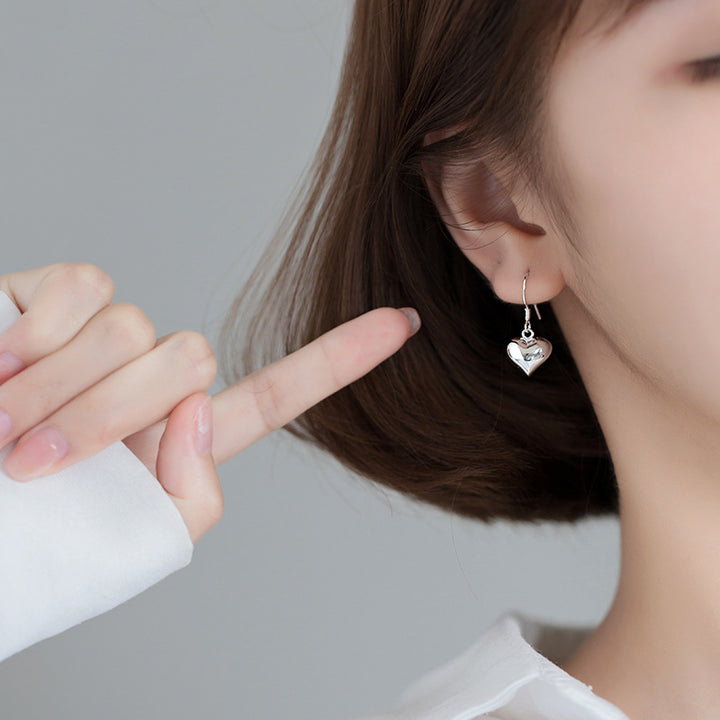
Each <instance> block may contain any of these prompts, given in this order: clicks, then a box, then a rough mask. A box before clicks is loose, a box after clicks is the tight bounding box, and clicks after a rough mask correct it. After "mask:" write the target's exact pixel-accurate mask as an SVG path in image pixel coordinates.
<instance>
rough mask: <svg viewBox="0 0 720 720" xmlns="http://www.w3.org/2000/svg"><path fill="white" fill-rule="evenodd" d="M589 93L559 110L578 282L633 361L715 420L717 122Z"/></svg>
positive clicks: (719, 251)
mask: <svg viewBox="0 0 720 720" xmlns="http://www.w3.org/2000/svg"><path fill="white" fill-rule="evenodd" d="M576 97H577V96H576ZM596 98H597V95H596V96H595V98H591V97H588V98H587V102H586V103H577V102H576V104H575V106H574V112H573V113H567V114H565V115H562V114H561V115H558V117H560V118H562V119H563V120H564V122H563V123H560V124H559V125H558V126H557V127H558V130H559V133H558V138H560V139H561V140H562V143H561V146H560V153H561V158H562V162H563V165H564V167H565V171H566V173H567V176H568V178H569V180H570V181H571V183H572V187H573V190H574V195H575V200H574V203H575V204H574V211H575V214H576V217H577V220H578V224H579V227H580V229H581V232H582V236H581V237H579V238H576V239H574V240H575V241H576V244H577V246H578V248H579V249H580V253H581V255H582V258H583V259H582V260H581V261H580V262H578V261H577V260H576V259H573V260H572V261H571V260H570V259H568V262H572V264H573V268H572V269H573V274H572V276H573V277H575V282H576V283H577V287H574V288H573V291H574V292H575V293H576V294H577V295H578V297H579V298H580V300H581V302H583V303H584V304H586V306H587V309H588V311H589V312H590V313H591V314H592V315H593V316H594V317H595V319H596V320H597V322H598V323H599V324H600V325H601V326H602V327H603V328H604V329H605V330H606V331H607V332H608V333H609V334H610V335H611V336H612V337H613V338H614V340H615V341H616V343H617V345H618V347H620V348H622V352H624V353H626V354H627V356H628V357H627V359H629V360H630V361H631V363H632V364H633V365H635V366H636V367H640V368H643V369H644V370H646V371H647V372H648V375H649V376H650V377H655V378H660V379H661V382H662V384H663V388H664V389H665V390H670V391H676V392H678V393H679V394H680V395H681V396H682V398H683V400H684V401H686V402H690V403H692V404H693V405H694V406H696V407H700V406H702V407H703V410H704V411H705V412H707V413H709V414H711V415H712V416H714V417H717V418H720V378H717V377H716V376H715V373H714V363H713V362H712V360H709V359H708V358H714V357H718V356H720V333H718V334H716V333H715V332H714V328H715V327H716V316H717V312H718V309H719V308H720V282H719V280H718V275H717V268H718V267H720V202H718V200H717V198H718V197H720V162H718V160H717V158H713V157H712V155H711V154H708V153H707V152H706V151H705V150H704V145H705V143H706V142H715V145H716V146H718V145H720V129H718V128H715V127H713V126H712V124H711V123H710V122H708V121H707V120H705V121H703V122H702V123H699V124H698V123H697V121H695V123H694V124H692V126H691V122H692V118H691V117H690V116H689V115H687V114H686V115H684V116H680V115H676V116H673V115H672V114H671V115H669V116H668V115H666V116H665V118H664V119H663V120H659V121H652V119H651V118H652V116H651V115H649V114H647V113H643V112H641V111H640V107H639V105H638V103H637V102H636V103H635V105H634V106H633V104H632V101H631V100H630V99H629V98H626V99H623V98H620V99H619V100H618V101H617V102H616V103H614V104H613V103H609V104H608V99H607V97H605V98H602V97H600V98H598V99H597V105H595V99H596ZM602 100H604V102H601V101H602ZM603 106H605V108H607V107H615V108H617V111H616V112H608V111H607V110H605V111H604V112H603ZM693 135H694V139H693V140H692V142H689V141H688V142H678V138H679V137H681V138H683V137H685V138H689V137H692V136H693ZM716 155H717V152H716ZM698 348H702V349H703V350H702V352H698Z"/></svg>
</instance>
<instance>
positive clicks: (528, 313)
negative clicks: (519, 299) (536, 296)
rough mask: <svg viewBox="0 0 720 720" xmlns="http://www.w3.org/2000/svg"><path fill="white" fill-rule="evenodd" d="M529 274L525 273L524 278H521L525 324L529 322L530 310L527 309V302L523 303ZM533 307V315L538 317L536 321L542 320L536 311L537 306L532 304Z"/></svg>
mask: <svg viewBox="0 0 720 720" xmlns="http://www.w3.org/2000/svg"><path fill="white" fill-rule="evenodd" d="M529 274H530V273H529V272H527V273H526V274H525V277H524V278H523V305H524V306H525V322H530V308H529V307H528V304H527V302H525V285H526V284H527V279H528V275H529ZM533 307H534V308H535V313H536V314H537V316H538V320H542V317H541V315H540V311H539V310H538V306H537V305H535V304H534V303H533Z"/></svg>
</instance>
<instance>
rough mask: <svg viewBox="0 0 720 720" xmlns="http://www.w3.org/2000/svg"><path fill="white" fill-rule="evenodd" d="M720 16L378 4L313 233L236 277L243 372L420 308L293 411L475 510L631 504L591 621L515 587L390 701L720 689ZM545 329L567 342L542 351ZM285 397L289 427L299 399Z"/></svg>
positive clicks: (365, 468) (360, 465)
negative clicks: (545, 606) (586, 625)
mask: <svg viewBox="0 0 720 720" xmlns="http://www.w3.org/2000/svg"><path fill="white" fill-rule="evenodd" d="M719 28H720V6H718V4H717V3H716V2H714V0H584V1H582V2H581V0H527V1H526V2H520V0H465V1H463V0H445V2H441V3H440V2H435V3H419V2H415V0H400V1H398V2H393V3H387V2H380V0H359V1H358V2H357V3H356V5H355V13H354V17H353V23H352V27H351V33H350V38H349V43H348V47H347V51H346V56H345V60H344V66H343V75H342V79H341V86H340V92H339V94H338V99H337V102H336V106H335V109H334V114H333V118H332V120H331V123H330V127H329V128H328V132H327V134H326V136H325V140H324V143H323V145H322V147H321V151H320V156H319V157H318V161H317V163H316V165H315V166H314V172H313V174H312V176H311V177H310V178H309V183H308V187H307V194H306V197H305V198H304V201H303V203H302V204H301V205H298V206H297V208H296V209H297V210H299V212H298V214H297V216H296V217H293V222H294V227H293V231H292V233H291V234H290V237H291V244H290V247H289V248H287V249H284V250H283V252H284V255H283V262H282V265H281V266H280V269H279V270H278V271H277V273H275V274H274V275H272V277H271V281H270V283H269V284H268V286H267V290H266V292H265V293H264V294H260V295H258V294H256V295H252V294H251V293H250V292H249V290H250V288H246V289H245V290H244V291H243V293H241V294H240V295H239V296H238V300H237V302H236V304H235V306H234V307H233V309H232V311H231V313H230V314H229V316H228V322H227V324H226V327H225V330H226V334H225V344H224V350H225V360H224V363H223V365H222V368H223V375H224V377H225V378H226V380H228V381H230V382H236V381H237V379H238V378H239V377H241V376H242V375H243V374H245V373H246V372H247V371H251V370H253V369H254V367H253V359H254V358H255V357H256V356H257V355H258V354H259V355H260V356H261V357H264V358H265V359H271V358H272V357H273V356H274V355H276V354H278V355H279V354H281V352H280V351H282V353H287V352H293V351H298V348H301V347H303V346H305V345H306V344H307V343H309V342H312V341H313V340H314V339H316V338H317V337H319V336H321V335H322V333H327V332H333V328H335V327H336V326H337V325H338V324H339V323H345V322H354V320H352V318H356V316H358V315H360V314H361V313H365V312H367V311H369V310H371V309H372V308H383V312H385V308H386V307H387V306H392V307H399V306H412V307H415V308H417V309H418V311H419V313H420V316H421V317H422V322H423V327H422V329H421V330H420V332H418V333H417V335H416V336H415V337H413V339H412V342H410V343H408V346H407V347H403V348H402V349H401V350H400V352H395V351H396V350H398V349H400V345H401V344H402V340H403V339H405V337H407V332H408V328H407V326H406V325H405V324H404V323H403V324H402V327H401V326H400V322H399V319H400V316H399V314H397V313H394V312H392V311H390V310H387V312H386V315H387V317H388V323H396V324H395V325H393V330H392V332H388V334H387V336H385V334H384V333H379V335H382V336H383V337H385V341H386V343H387V345H386V346H385V348H384V350H385V352H384V353H383V352H379V351H378V354H377V356H375V357H374V359H378V358H379V357H380V356H383V355H384V356H385V357H386V358H387V359H386V360H385V361H384V362H380V364H376V366H375V367H374V368H372V369H371V368H370V366H369V365H370V364H368V366H367V369H366V372H367V371H369V372H367V374H365V375H364V376H362V377H359V376H360V375H361V374H362V373H357V375H356V376H355V378H356V379H355V380H354V381H353V382H351V384H347V387H343V389H342V390H340V391H339V392H336V393H334V394H329V393H328V397H327V398H326V399H324V400H322V402H319V403H318V404H317V405H315V406H314V407H310V405H311V404H312V403H311V402H309V403H306V406H307V407H308V408H309V409H307V411H306V412H304V413H303V414H302V417H301V418H299V420H298V421H296V422H295V423H293V424H291V425H288V430H290V431H291V432H293V433H295V434H296V435H298V436H299V437H302V438H304V439H306V440H308V441H311V442H314V443H316V444H317V445H319V446H320V447H323V448H325V449H327V450H328V451H329V452H331V453H332V454H333V455H335V456H336V457H337V458H338V459H340V460H341V461H342V462H344V463H346V464H347V465H348V466H349V467H351V468H353V469H354V470H356V471H358V472H360V473H362V474H364V475H365V476H366V477H369V478H372V479H374V480H376V481H378V482H382V483H385V484H388V485H391V486H392V487H394V488H396V489H398V490H401V491H403V492H406V493H408V494H410V495H412V496H413V497H415V498H418V499H421V500H423V501H427V502H430V503H433V504H435V505H437V506H439V507H443V508H445V509H447V510H448V511H451V512H456V513H459V514H461V515H465V516H468V517H475V518H478V519H480V520H484V521H490V520H492V519H494V518H506V519H514V520H521V521H535V520H548V519H550V520H558V521H573V520H577V519H579V518H581V517H585V516H587V515H604V514H617V515H618V516H619V520H620V526H621V533H622V535H621V536H622V571H621V576H620V582H619V584H618V589H617V593H616V596H615V598H614V601H613V603H612V606H611V608H610V610H609V611H608V613H607V615H606V617H605V618H604V619H603V621H602V622H601V623H600V625H599V626H598V627H597V628H596V629H594V631H593V632H591V633H585V632H581V631H579V630H578V629H575V628H571V627H565V628H562V627H557V628H552V627H550V626H546V625H543V624H542V623H539V622H532V621H530V620H529V619H527V618H521V617H515V616H512V615H509V616H504V617H502V618H500V619H498V621H497V623H496V624H495V625H494V626H493V627H492V628H490V629H489V630H488V632H487V633H486V635H484V636H483V637H482V638H480V640H479V641H478V643H476V644H474V645H473V646H472V647H471V648H469V650H468V651H467V652H466V653H464V654H463V655H462V656H460V657H459V658H457V659H455V660H453V661H452V662H450V663H448V664H447V665H445V666H443V667H441V668H439V669H438V670H437V671H435V672H433V673H431V674H430V675H428V676H426V677H425V678H423V679H422V680H420V681H419V682H418V683H417V684H416V685H415V686H414V687H413V688H410V689H409V690H408V691H407V692H406V693H404V694H403V696H402V697H401V698H399V700H398V704H397V706H396V708H395V709H394V710H393V711H392V714H388V715H386V716H384V717H388V718H390V717H396V718H400V717H402V718H421V717H425V718H430V717H432V718H435V719H440V720H443V719H448V720H449V719H450V718H452V719H453V720H460V718H463V719H464V720H470V719H471V718H474V717H488V718H490V717H492V718H503V719H508V718H560V717H572V718H627V717H632V718H642V717H653V718H655V719H661V720H662V719H663V718H670V717H673V718H676V717H684V718H696V719H698V720H700V719H701V718H706V717H707V718H709V717H715V716H716V715H717V713H718V709H719V708H720V697H718V696H719V695H720V691H719V690H718V686H717V682H716V677H717V666H716V663H715V653H716V650H715V648H716V645H717V642H716V636H715V631H716V629H715V607H716V604H717V603H716V602H715V600H716V599H717V594H718V593H717V590H716V582H715V577H714V572H713V565H712V561H713V559H714V550H713V548H714V542H713V541H714V539H715V535H716V533H717V530H716V525H717V523H716V521H715V515H714V513H713V509H714V507H715V505H716V503H717V502H718V501H720V498H718V497H717V495H718V494H719V493H720V491H718V489H717V486H716V483H715V482H714V478H713V475H714V472H715V470H714V468H715V463H714V462H713V460H714V459H715V457H714V452H713V451H714V449H715V444H716V443H715V437H714V436H715V432H714V431H715V427H716V424H717V420H718V416H719V415H720V407H719V405H720V401H718V400H717V399H716V398H718V397H720V392H718V391H715V390H714V376H713V370H712V363H711V362H708V360H707V359H706V352H703V351H704V350H705V348H707V355H708V356H709V357H710V358H711V357H712V356H713V351H714V347H713V345H714V343H715V340H714V337H713V336H712V335H708V334H703V336H702V337H703V341H702V343H701V345H700V352H698V351H696V350H695V338H696V337H698V336H699V334H700V333H703V330H704V328H708V327H711V326H712V325H711V323H712V319H713V318H712V314H711V313H712V312H713V310H714V304H715V303H714V298H713V295H712V288H713V285H714V282H715V278H714V274H713V273H714V266H715V264H716V263H715V261H716V260H717V259H718V258H717V253H718V251H717V250H716V246H717V244H716V243H715V242H714V241H710V240H706V238H708V237H712V232H713V230H714V227H715V224H716V223H715V222H714V221H717V220H720V216H719V212H720V211H719V210H718V209H717V208H718V205H717V203H716V201H715V196H714V192H713V190H714V187H713V181H715V184H717V176H718V172H719V170H718V168H720V149H718V148H720V144H718V143H717V133H718V130H717V127H718V125H717V122H716V121H715V117H716V114H715V113H714V112H713V110H715V109H716V106H718V105H720V86H719V85H718V82H717V81H718V79H719V78H720V59H718V57H717V55H718V53H720V46H719V44H720V32H719ZM288 219H289V218H288ZM278 247H279V245H278ZM258 278H259V276H258ZM256 279H257V278H256ZM251 297H253V298H256V299H257V301H258V306H259V307H261V308H262V312H258V313H254V314H251V313H250V312H247V311H244V303H245V302H246V301H248V300H249V299H250V298H251ZM543 302H545V303H547V305H545V306H544V308H543V311H542V314H540V313H539V312H538V313H537V314H536V315H535V316H533V317H532V318H530V316H529V312H528V313H526V314H525V315H523V313H524V311H525V309H526V306H527V307H528V309H529V308H530V307H532V306H533V305H537V304H540V303H543ZM524 303H525V304H524ZM372 312H379V311H375V310H372ZM390 315H392V318H393V319H392V320H390V319H389V318H390ZM365 317H369V315H368V316H365ZM523 317H524V319H525V326H523ZM245 318H251V322H250V323H249V333H250V340H251V342H249V343H248V345H247V347H246V348H245V353H244V354H243V356H242V363H241V366H240V367H234V366H233V362H232V358H234V357H236V356H237V352H236V350H235V347H236V345H237V343H236V341H234V340H233V337H234V335H235V333H236V330H239V329H240V328H241V327H242V323H243V321H244V319H245ZM396 318H398V319H397V322H396ZM694 318H696V319H694ZM267 327H271V328H273V334H272V335H269V334H267V330H266V328H267ZM659 328H662V330H661V331H659ZM530 329H532V331H534V332H536V333H537V336H536V337H538V338H539V337H540V336H542V338H544V339H545V340H546V341H547V343H549V344H546V345H543V344H542V343H540V342H539V340H538V345H540V349H541V350H542V351H543V353H542V354H535V355H533V356H532V357H531V359H529V360H527V361H526V360H525V359H524V355H523V351H529V352H530V353H533V352H534V351H537V350H538V348H537V347H534V346H533V345H532V343H531V340H532V339H533V333H531V332H530ZM523 330H527V332H524V333H523V332H522V331H523ZM401 331H402V332H401ZM390 335H392V342H391V341H390ZM401 335H403V337H402V339H401V338H400V336H401ZM243 337H244V336H243ZM265 338H267V343H266V346H267V349H266V350H265V351H264V352H259V353H258V350H262V348H263V347H264V346H263V345H261V344H259V343H261V342H264V340H265ZM276 338H282V344H281V345H280V343H279V341H278V340H276ZM522 340H526V342H525V345H527V346H528V347H524V345H523V342H522ZM243 342H244V340H243ZM378 343H379V341H378ZM508 346H510V348H509V349H508ZM550 346H551V347H550ZM373 347H375V346H373ZM533 347H534V350H533ZM550 350H551V352H550ZM393 353H394V354H393ZM518 353H519V354H518ZM508 354H514V355H513V357H514V359H513V357H508ZM533 358H534V361H533ZM333 365H334V363H333ZM528 370H529V371H531V374H528V372H527V371H528ZM320 375H321V373H318V375H317V377H320ZM20 377H22V373H21V374H20V375H19V376H18V378H20ZM345 377H346V376H344V375H343V376H342V377H341V378H340V381H339V382H338V385H340V384H343V383H342V379H344V378H345ZM345 384H346V383H345ZM266 387H267V388H268V389H269V386H266ZM225 392H227V391H225ZM264 397H270V398H271V399H272V396H268V394H265V396H264ZM280 397H282V396H280ZM315 400H316V401H317V398H316V399H315ZM264 407H265V408H266V411H265V413H263V414H264V415H265V416H266V417H270V418H273V419H271V420H270V422H269V423H268V428H267V429H269V428H273V427H278V426H279V425H280V424H281V422H282V421H283V420H286V419H287V418H288V417H290V416H291V415H293V414H299V412H302V411H301V410H300V409H299V408H296V409H297V410H299V412H297V413H287V414H285V413H283V412H282V411H277V414H273V410H272V408H273V407H274V404H273V403H272V402H268V403H266V404H265V405H264ZM281 407H282V405H281ZM215 424H216V426H218V417H217V415H216V417H215ZM169 428H170V421H168V429H169ZM131 447H132V444H131ZM216 460H217V458H216ZM159 461H160V458H159V456H158V463H159ZM669 649H671V651H670V652H669ZM543 652H545V653H546V654H545V655H544V654H542V653H543Z"/></svg>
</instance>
